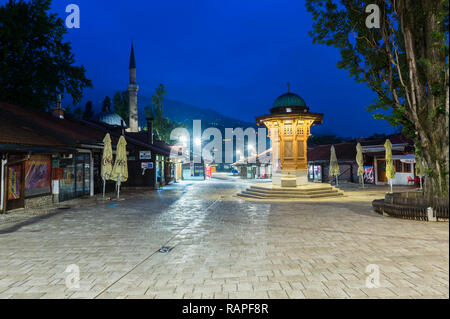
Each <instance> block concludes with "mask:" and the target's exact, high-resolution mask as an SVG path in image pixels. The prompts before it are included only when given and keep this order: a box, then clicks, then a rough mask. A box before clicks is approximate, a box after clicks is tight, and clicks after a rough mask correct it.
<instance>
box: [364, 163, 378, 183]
mask: <svg viewBox="0 0 450 319" xmlns="http://www.w3.org/2000/svg"><path fill="white" fill-rule="evenodd" d="M364 183H366V184H375V174H374V170H373V166H364Z"/></svg>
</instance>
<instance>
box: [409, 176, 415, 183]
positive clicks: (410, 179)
mask: <svg viewBox="0 0 450 319" xmlns="http://www.w3.org/2000/svg"><path fill="white" fill-rule="evenodd" d="M409 183H413V185H414V184H415V183H416V179H415V178H413V177H411V176H408V185H409Z"/></svg>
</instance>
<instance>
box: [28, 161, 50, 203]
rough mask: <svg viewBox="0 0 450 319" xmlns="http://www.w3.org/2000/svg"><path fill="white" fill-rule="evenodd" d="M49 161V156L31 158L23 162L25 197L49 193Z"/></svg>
mask: <svg viewBox="0 0 450 319" xmlns="http://www.w3.org/2000/svg"><path fill="white" fill-rule="evenodd" d="M50 186H51V160H50V157H49V156H32V157H31V158H30V160H28V161H26V162H25V196H34V195H39V194H47V193H50V192H51V187H50Z"/></svg>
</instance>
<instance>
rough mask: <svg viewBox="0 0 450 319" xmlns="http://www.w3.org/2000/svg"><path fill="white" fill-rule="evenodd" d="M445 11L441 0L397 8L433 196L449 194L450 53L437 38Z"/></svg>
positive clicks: (407, 2) (411, 104) (412, 108)
mask: <svg viewBox="0 0 450 319" xmlns="http://www.w3.org/2000/svg"><path fill="white" fill-rule="evenodd" d="M442 10H443V2H442V1H440V0H427V1H415V0H403V1H399V6H398V12H399V17H400V24H401V28H402V33H403V35H404V40H405V50H406V57H407V64H408V85H407V86H406V87H405V89H406V95H407V104H408V109H409V110H408V113H407V116H408V118H409V120H410V121H411V122H412V123H413V124H414V127H415V129H416V142H417V144H416V147H418V148H419V151H420V152H421V153H422V157H423V159H424V162H425V163H424V164H425V165H424V166H425V173H426V174H425V175H426V178H425V194H426V197H427V198H428V199H430V200H431V199H432V198H433V197H447V196H448V190H449V133H448V129H449V127H448V109H449V97H448V94H449V82H448V61H447V59H448V57H447V56H446V53H445V50H444V49H443V45H442V41H441V40H440V39H439V38H436V32H438V31H441V32H442V23H441V21H440V20H439V12H441V11H442ZM444 90H445V91H444Z"/></svg>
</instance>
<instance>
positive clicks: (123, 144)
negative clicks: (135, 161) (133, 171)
mask: <svg viewBox="0 0 450 319" xmlns="http://www.w3.org/2000/svg"><path fill="white" fill-rule="evenodd" d="M111 180H115V181H116V188H117V200H119V199H120V184H121V183H124V182H126V181H127V180H128V164H127V141H126V140H125V137H123V136H121V137H120V139H119V143H117V148H116V160H115V162H114V167H113V170H112V174H111Z"/></svg>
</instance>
